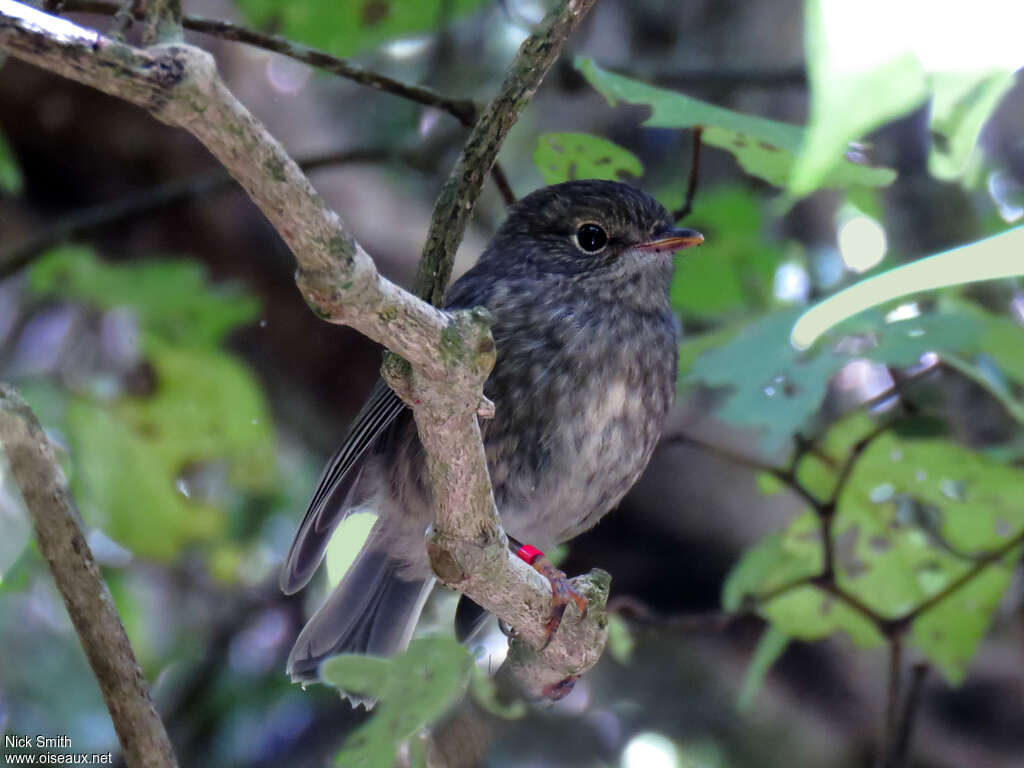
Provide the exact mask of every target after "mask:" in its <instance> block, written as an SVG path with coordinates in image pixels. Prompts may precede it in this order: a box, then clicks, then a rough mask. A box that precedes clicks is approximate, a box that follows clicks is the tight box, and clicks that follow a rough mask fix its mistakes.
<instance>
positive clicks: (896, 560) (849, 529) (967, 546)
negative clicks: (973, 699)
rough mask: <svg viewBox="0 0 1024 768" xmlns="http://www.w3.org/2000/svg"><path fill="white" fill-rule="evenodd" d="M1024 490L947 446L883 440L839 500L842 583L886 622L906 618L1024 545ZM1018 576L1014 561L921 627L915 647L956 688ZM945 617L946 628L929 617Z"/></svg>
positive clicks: (961, 592) (1003, 469)
mask: <svg viewBox="0 0 1024 768" xmlns="http://www.w3.org/2000/svg"><path fill="white" fill-rule="evenodd" d="M1022 487H1024V472H1022V471H1020V470H1018V469H1014V468H1012V467H1008V466H1006V465H1004V464H1002V463H1000V462H997V461H995V460H992V459H990V458H987V457H985V456H984V455H982V454H979V453H977V452H976V451H972V450H970V449H968V448H965V447H963V446H960V445H957V444H955V443H952V442H950V441H948V440H941V439H904V438H900V437H899V436H898V435H896V434H892V433H887V434H885V435H883V436H881V437H879V438H878V439H876V440H875V441H873V442H872V444H871V446H870V447H869V448H868V450H867V451H865V453H864V455H863V456H862V457H861V458H860V460H859V461H858V462H857V464H856V466H855V467H854V470H853V473H852V474H851V475H850V478H849V482H848V484H847V485H846V488H845V489H844V491H843V494H842V496H841V497H840V500H839V507H838V512H837V515H836V520H835V523H834V528H833V530H834V532H835V542H836V544H835V550H836V577H837V583H838V584H839V585H840V586H842V587H843V588H844V589H846V590H848V591H849V592H850V593H852V594H854V595H856V596H857V597H858V598H859V599H860V600H861V601H862V602H863V603H864V604H865V605H868V606H870V607H871V608H872V609H873V610H875V611H877V612H878V613H879V614H880V615H882V616H885V617H888V618H898V617H900V616H903V615H906V614H907V613H909V612H910V611H911V610H913V609H915V608H916V607H917V606H919V605H921V604H922V603H923V602H924V601H925V600H927V599H929V598H931V597H933V596H935V595H937V594H939V593H941V592H943V590H946V589H948V588H950V587H951V586H953V585H955V584H956V583H957V582H958V580H959V579H962V578H964V577H966V576H967V575H968V574H969V573H972V572H974V571H976V569H977V568H978V567H979V563H983V560H982V558H985V557H986V556H987V555H988V553H990V552H996V551H1001V550H1002V549H1004V548H1005V547H1007V546H1008V545H1009V544H1010V543H1011V542H1012V541H1013V540H1014V539H1015V538H1016V537H1019V536H1020V535H1021V532H1022V531H1024V508H1022V507H1021V506H1020V503H1019V499H1020V490H1021V488H1022ZM1011 572H1012V563H1008V562H1005V561H1004V562H996V563H993V564H988V565H985V566H984V567H983V568H982V570H981V572H979V573H978V574H977V575H976V576H975V577H974V578H973V579H972V580H971V581H969V582H968V583H967V584H965V585H964V586H963V587H961V588H959V589H957V590H956V592H954V593H953V595H951V596H950V597H949V598H947V599H948V600H951V601H952V605H954V606H959V608H958V609H956V610H955V611H954V613H950V611H951V610H954V609H953V608H951V606H950V605H944V603H945V601H943V602H940V603H939V604H938V605H937V606H936V607H934V608H932V609H930V610H929V611H928V612H925V613H924V614H923V615H922V616H921V618H919V619H918V620H917V621H916V622H915V625H914V627H913V635H912V642H913V644H914V645H915V646H917V647H918V648H919V649H920V650H921V651H922V652H923V653H925V654H926V655H928V656H929V658H931V659H932V660H933V661H935V662H936V663H937V664H938V665H939V666H940V668H941V669H942V670H943V673H944V674H945V675H946V676H947V678H949V679H950V680H951V681H953V682H956V681H958V680H959V679H961V678H962V677H963V673H964V669H965V667H966V664H967V661H968V660H969V659H970V658H971V656H972V655H973V653H974V649H975V647H976V645H977V642H978V640H979V639H980V638H981V636H982V635H983V634H984V631H985V629H986V628H987V626H988V623H989V620H990V619H991V614H992V610H994V608H995V606H996V604H997V603H998V602H999V599H1000V597H1001V596H1002V593H1003V591H1004V590H1005V588H1006V586H1007V584H1008V582H1009V578H1010V574H1011ZM940 606H941V608H940ZM936 610H938V611H939V616H944V617H945V618H944V619H942V618H937V617H936V616H934V615H929V614H930V613H931V611H936ZM954 614H955V615H957V616H959V618H958V619H957V620H956V621H952V622H949V619H950V618H951V617H952V616H953V615H954ZM921 622H923V626H919V623H921ZM947 622H949V623H952V624H957V623H958V622H963V625H962V626H959V627H958V628H956V629H954V628H952V627H950V626H947Z"/></svg>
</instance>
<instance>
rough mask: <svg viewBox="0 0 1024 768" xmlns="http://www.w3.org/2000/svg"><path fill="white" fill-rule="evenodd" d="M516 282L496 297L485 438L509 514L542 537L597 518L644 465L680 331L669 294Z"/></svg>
mask: <svg viewBox="0 0 1024 768" xmlns="http://www.w3.org/2000/svg"><path fill="white" fill-rule="evenodd" d="M525 289H526V287H524V290H525ZM515 291H516V286H515V285H514V284H513V285H509V286H508V287H507V288H504V289H503V290H502V291H499V293H498V295H495V296H492V297H490V299H491V301H490V302H489V304H490V305H491V306H490V308H491V309H492V311H493V313H494V315H495V318H496V322H495V325H494V328H493V332H494V336H495V341H496V343H497V348H498V362H497V364H496V367H495V370H494V372H493V373H492V375H491V378H490V380H489V381H488V383H487V386H486V387H485V392H486V394H487V395H488V397H490V398H492V399H493V400H494V402H495V403H496V405H497V415H496V417H495V419H493V420H492V421H491V422H488V423H486V424H485V425H484V443H485V448H486V451H487V458H488V465H489V468H490V471H491V479H492V482H493V483H494V489H495V496H496V499H497V502H498V508H499V510H500V511H501V515H502V521H503V524H504V525H505V527H506V529H507V530H508V532H509V533H510V534H511V535H512V536H515V537H516V538H518V539H520V540H523V541H528V542H530V543H532V544H535V545H537V546H540V547H542V548H543V547H544V546H550V545H551V544H553V543H558V542H561V541H565V540H568V539H570V538H572V537H573V536H576V535H577V534H578V533H580V532H582V531H584V530H586V529H588V528H590V527H591V526H593V525H594V524H595V523H596V522H597V521H598V520H599V519H600V517H601V516H602V515H604V514H605V513H606V512H608V511H609V510H610V509H611V508H612V507H614V506H615V504H617V503H618V502H619V500H620V499H621V498H622V496H623V495H624V494H625V493H626V491H627V490H629V488H630V487H631V486H632V485H633V483H635V482H636V480H637V478H638V477H639V475H640V473H641V472H642V471H643V469H644V467H645V466H646V465H647V462H648V461H649V459H650V457H651V453H652V452H653V450H654V447H655V445H656V444H657V441H658V438H659V436H660V433H661V429H662V426H663V423H664V419H665V416H666V414H667V412H668V409H669V407H670V406H671V404H672V399H673V394H674V391H675V376H676V362H677V333H676V325H675V321H674V318H673V317H672V314H671V311H670V310H669V307H668V300H667V296H666V297H665V300H664V301H663V302H659V303H658V306H655V307H643V308H638V307H636V306H629V305H628V304H623V303H622V302H618V301H609V302H602V301H594V298H593V296H590V297H588V301H587V302H585V303H584V302H579V301H573V299H572V294H566V293H561V294H560V293H559V292H557V291H552V293H551V295H548V296H546V297H536V296H534V301H532V302H527V301H522V299H523V297H522V296H517V295H515Z"/></svg>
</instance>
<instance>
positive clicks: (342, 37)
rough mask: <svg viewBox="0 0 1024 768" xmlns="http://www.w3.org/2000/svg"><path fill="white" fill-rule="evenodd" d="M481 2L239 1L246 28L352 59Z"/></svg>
mask: <svg viewBox="0 0 1024 768" xmlns="http://www.w3.org/2000/svg"><path fill="white" fill-rule="evenodd" d="M481 5H483V0H451V2H447V1H446V0H351V2H343V3H338V2H329V1H328V0H238V6H239V8H241V10H242V13H243V14H244V15H245V17H246V19H247V20H248V21H249V23H250V24H255V25H257V26H262V27H273V28H274V30H275V31H276V32H278V33H279V34H281V35H283V36H285V37H287V38H289V39H291V40H295V41H297V42H301V43H305V44H306V45H311V46H314V47H316V48H320V49H322V50H325V51H327V52H328V53H332V54H334V55H336V56H352V55H353V54H355V53H358V52H359V51H364V50H366V49H368V48H373V47H376V46H378V45H380V44H381V43H383V42H386V41H388V40H393V39H395V38H399V37H407V36H411V35H418V34H426V33H432V32H434V31H436V30H437V29H438V28H439V26H440V25H441V24H442V23H444V22H446V21H452V20H454V19H457V18H460V17H462V16H465V15H467V14H468V13H470V12H471V11H474V10H476V9H477V8H479V7H480V6H481Z"/></svg>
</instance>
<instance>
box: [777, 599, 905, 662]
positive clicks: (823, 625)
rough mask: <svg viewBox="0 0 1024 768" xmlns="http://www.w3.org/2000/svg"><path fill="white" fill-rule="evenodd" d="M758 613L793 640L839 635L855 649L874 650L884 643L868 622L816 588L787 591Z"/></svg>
mask: <svg viewBox="0 0 1024 768" xmlns="http://www.w3.org/2000/svg"><path fill="white" fill-rule="evenodd" d="M759 613H761V614H762V615H763V616H764V617H765V618H766V619H768V620H769V621H770V622H772V623H773V624H775V625H776V626H778V627H779V629H781V630H782V631H783V632H785V633H787V634H788V635H790V636H791V637H793V638H796V639H797V640H807V641H814V640H823V639H825V638H826V637H830V636H832V635H834V634H837V633H839V632H843V633H845V634H846V635H847V636H848V637H849V638H850V641H851V642H852V643H853V644H854V645H855V646H857V647H858V648H877V647H878V646H880V645H882V644H883V643H884V642H885V638H884V637H882V634H881V633H880V632H879V631H878V629H877V628H876V627H875V625H874V624H873V623H872V622H871V620H870V619H868V618H867V617H866V616H864V615H863V614H861V613H859V612H858V611H856V610H855V609H854V608H851V607H850V606H849V605H847V604H846V603H844V602H842V601H841V600H839V599H838V598H836V597H834V596H832V595H830V594H829V593H828V592H825V591H824V590H822V589H819V588H818V587H812V586H801V587H797V588H796V589H791V590H789V591H788V592H785V593H784V594H782V595H780V596H779V597H777V598H775V599H774V600H772V601H771V602H769V603H767V604H766V605H764V606H763V607H762V608H761V610H760V611H759Z"/></svg>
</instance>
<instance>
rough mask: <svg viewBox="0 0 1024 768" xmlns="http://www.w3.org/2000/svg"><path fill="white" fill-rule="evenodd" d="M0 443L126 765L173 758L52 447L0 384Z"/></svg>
mask: <svg viewBox="0 0 1024 768" xmlns="http://www.w3.org/2000/svg"><path fill="white" fill-rule="evenodd" d="M0 448H2V450H3V454H4V456H5V457H6V459H7V463H8V465H9V467H10V472H11V475H12V476H13V478H14V482H15V483H16V484H17V486H18V488H19V489H20V490H21V495H22V497H23V498H24V500H25V506H26V507H27V508H28V511H29V514H30V515H31V517H32V524H33V526H34V528H35V534H36V541H37V542H38V544H39V552H40V553H41V554H42V555H43V557H44V558H46V562H47V563H48V564H49V566H50V570H51V572H52V573H53V579H54V581H55V582H56V583H57V588H58V589H59V590H60V593H61V596H62V597H63V598H64V605H65V606H66V607H67V610H68V615H69V616H70V617H71V622H72V623H73V624H74V626H75V631H76V632H78V636H79V638H80V639H81V642H82V647H83V648H84V649H85V654H86V656H87V657H88V658H89V664H90V665H91V666H92V670H93V673H94V674H95V675H96V681H97V682H98V683H99V686H100V690H101V691H102V693H103V698H104V700H105V701H106V704H107V709H108V710H109V711H110V717H111V719H112V720H113V722H114V729H115V730H116V731H117V737H118V739H119V740H120V742H121V749H122V750H124V756H125V761H126V762H127V764H128V765H130V766H133V768H136V767H137V768H173V767H174V766H176V765H177V761H176V760H175V757H174V752H173V750H172V749H171V743H170V741H169V740H168V738H167V732H166V730H165V729H164V724H163V722H162V721H161V720H160V716H159V715H158V714H157V713H156V709H155V708H154V707H153V702H152V701H151V700H150V697H149V687H148V686H147V684H146V679H145V677H143V675H142V670H141V669H140V668H139V664H138V662H137V661H136V659H135V654H134V652H133V651H132V647H131V644H130V643H129V642H128V635H127V634H126V633H125V630H124V625H123V624H122V623H121V617H120V616H119V615H118V613H117V608H115V607H114V601H113V599H112V598H111V596H110V591H109V590H108V589H107V585H106V583H105V582H104V581H103V577H102V576H101V575H100V569H99V567H98V566H97V565H96V561H95V560H94V559H93V556H92V551H91V550H90V549H89V545H88V544H87V543H86V541H85V537H84V536H83V535H82V531H81V529H80V528H79V525H78V512H77V510H76V509H75V504H74V502H73V501H72V499H71V496H70V495H69V494H68V491H67V487H66V485H65V482H64V479H63V476H62V474H61V471H60V469H59V468H58V466H57V461H56V458H55V457H54V455H53V450H52V448H51V447H50V443H49V441H48V440H47V438H46V435H45V433H44V432H43V430H42V428H41V427H40V426H39V422H38V421H36V418H35V416H34V415H33V414H32V411H31V410H30V409H29V407H28V406H27V405H26V404H25V401H24V400H22V399H21V398H20V397H19V396H18V395H17V393H16V392H14V390H12V389H11V388H9V387H6V386H4V385H0Z"/></svg>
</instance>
